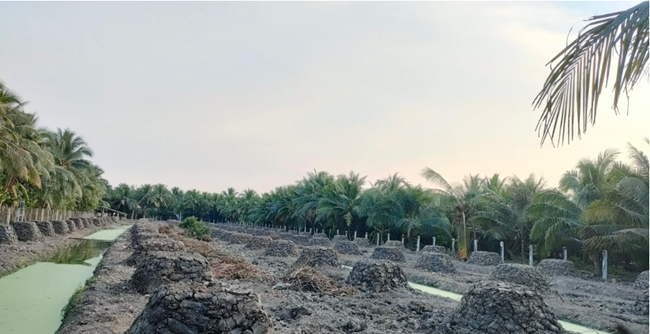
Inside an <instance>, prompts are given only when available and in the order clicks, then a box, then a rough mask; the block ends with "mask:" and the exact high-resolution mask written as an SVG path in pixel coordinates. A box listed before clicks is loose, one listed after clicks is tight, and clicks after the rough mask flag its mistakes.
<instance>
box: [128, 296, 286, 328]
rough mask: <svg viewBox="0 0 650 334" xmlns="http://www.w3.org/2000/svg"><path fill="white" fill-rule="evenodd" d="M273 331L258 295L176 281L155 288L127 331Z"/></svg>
mask: <svg viewBox="0 0 650 334" xmlns="http://www.w3.org/2000/svg"><path fill="white" fill-rule="evenodd" d="M172 333H174V334H181V333H182V334H190V333H204V334H220V333H242V334H244V333H250V334H273V333H275V332H274V331H273V325H272V323H271V320H270V319H269V317H268V315H267V314H266V312H265V310H264V308H263V306H262V303H261V302H260V300H259V296H257V295H256V294H254V293H252V292H234V291H228V290H225V289H223V288H219V287H207V288H206V287H191V286H189V285H186V284H175V285H173V286H169V287H165V288H162V289H160V290H158V291H157V292H156V293H155V294H154V295H153V296H152V297H151V299H150V300H149V302H148V303H147V305H146V306H145V308H144V310H143V311H142V313H140V315H139V316H138V318H137V319H136V320H135V321H134V322H133V325H131V328H130V329H129V330H128V331H127V334H172Z"/></svg>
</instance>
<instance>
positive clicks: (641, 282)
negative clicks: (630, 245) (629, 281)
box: [634, 270, 648, 290]
mask: <svg viewBox="0 0 650 334" xmlns="http://www.w3.org/2000/svg"><path fill="white" fill-rule="evenodd" d="M634 287H635V288H637V289H646V290H647V289H648V271H647V270H646V271H644V272H642V273H640V274H639V276H637V277H636V280H634Z"/></svg>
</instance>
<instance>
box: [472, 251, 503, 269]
mask: <svg viewBox="0 0 650 334" xmlns="http://www.w3.org/2000/svg"><path fill="white" fill-rule="evenodd" d="M467 263H469V264H476V265H479V266H496V265H499V264H501V255H499V253H494V252H485V251H475V252H472V254H470V256H469V259H468V260H467Z"/></svg>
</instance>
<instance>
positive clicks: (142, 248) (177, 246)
mask: <svg viewBox="0 0 650 334" xmlns="http://www.w3.org/2000/svg"><path fill="white" fill-rule="evenodd" d="M184 250H185V245H183V243H182V242H180V241H177V240H173V239H168V238H151V239H146V240H142V242H141V243H140V245H139V247H138V248H137V250H136V251H134V252H133V254H132V255H131V256H130V257H129V258H128V259H126V264H127V265H129V266H133V267H137V266H139V265H141V264H143V263H144V261H145V259H146V258H147V257H148V256H149V254H150V253H152V252H182V251H184Z"/></svg>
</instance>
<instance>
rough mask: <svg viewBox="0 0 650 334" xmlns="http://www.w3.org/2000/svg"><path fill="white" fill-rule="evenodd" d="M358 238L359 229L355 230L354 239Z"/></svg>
mask: <svg viewBox="0 0 650 334" xmlns="http://www.w3.org/2000/svg"><path fill="white" fill-rule="evenodd" d="M356 238H357V231H354V239H356ZM354 239H352V240H354Z"/></svg>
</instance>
